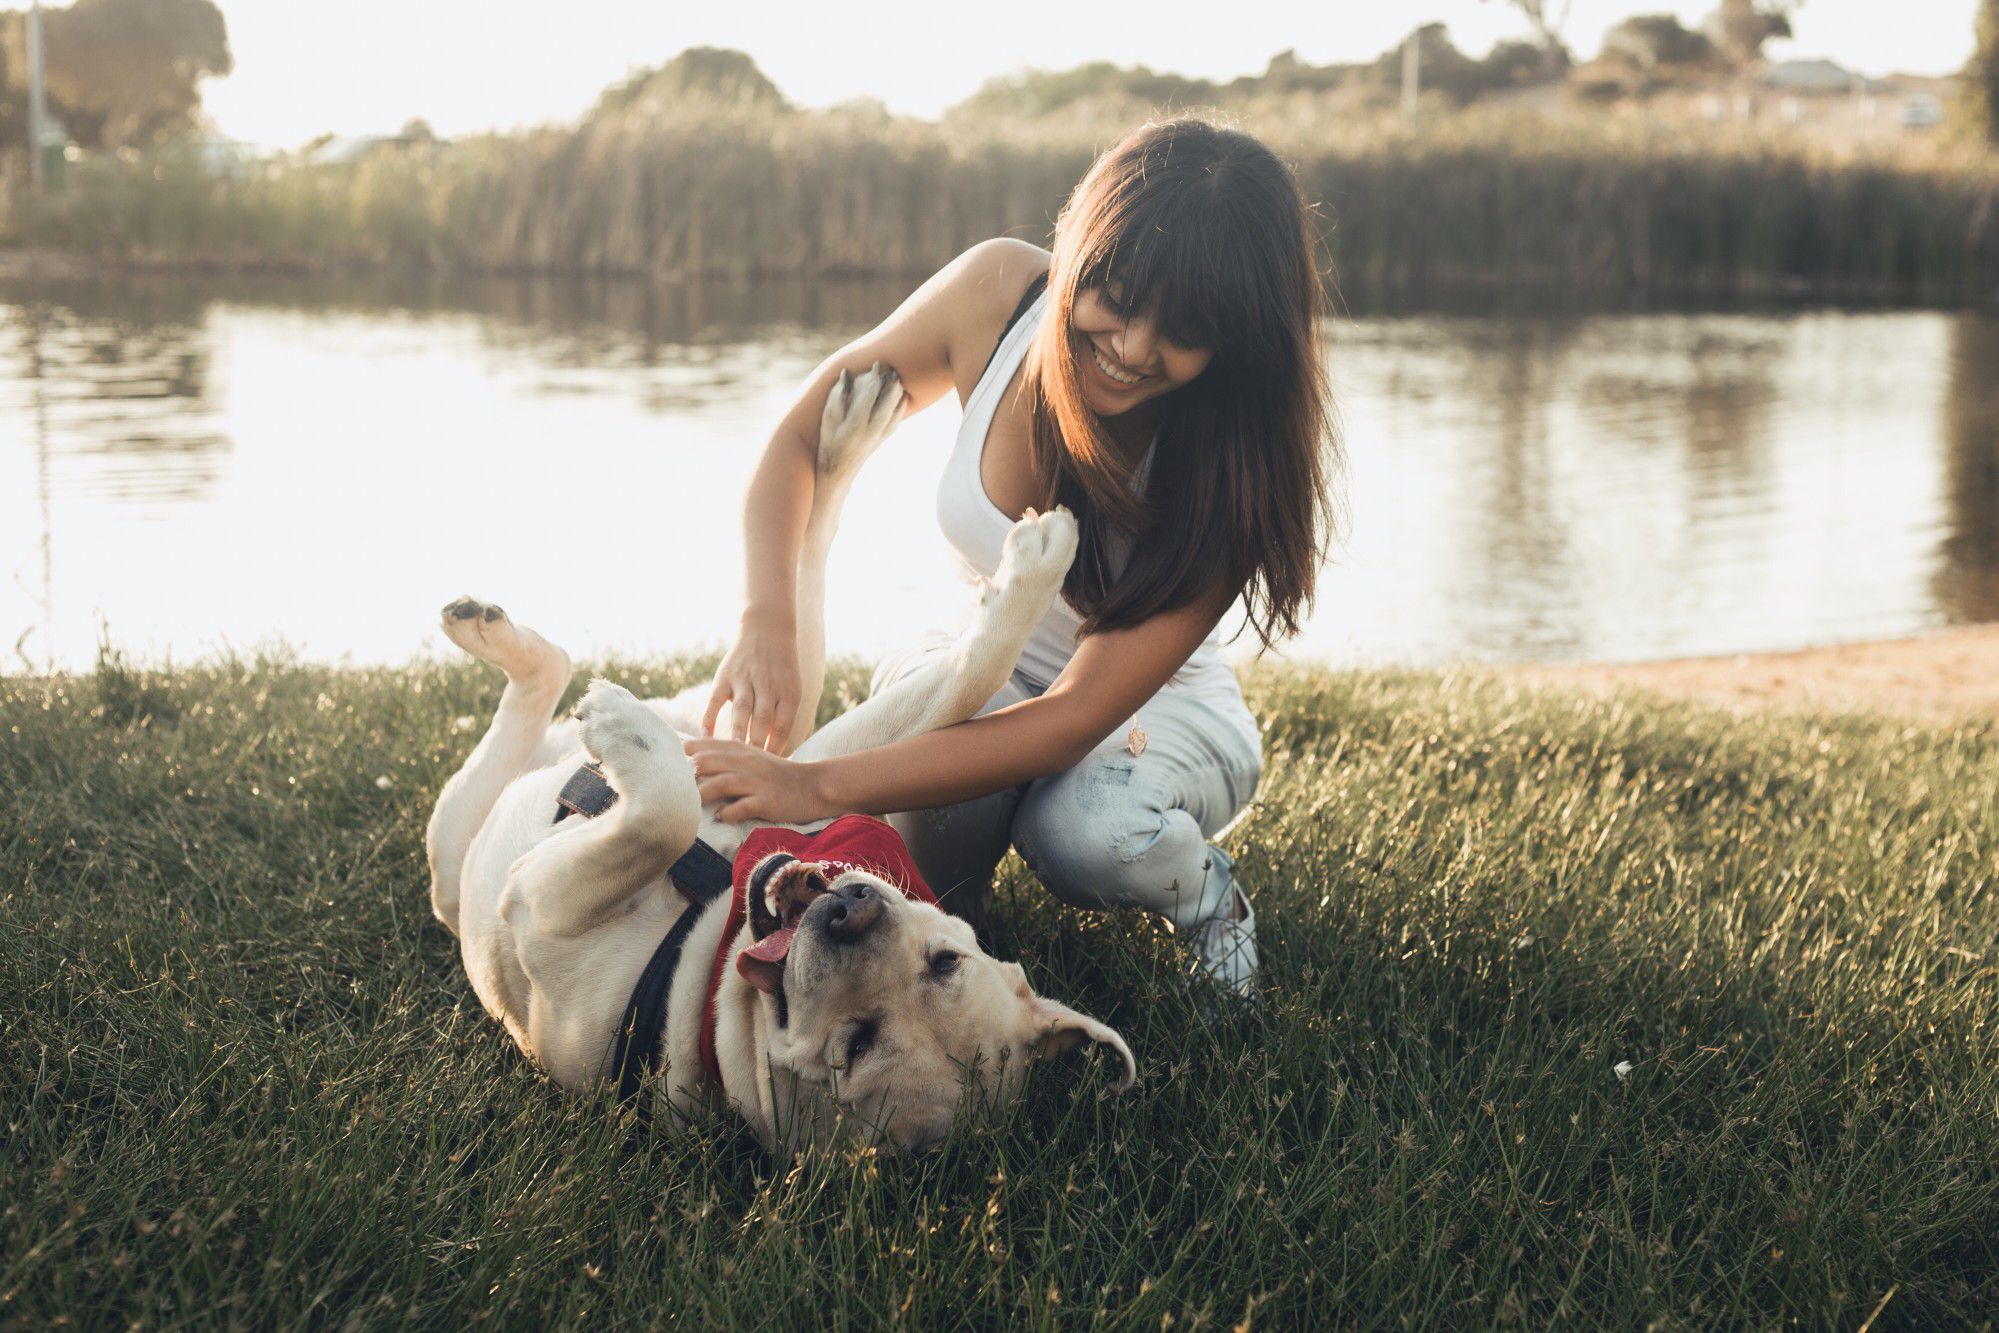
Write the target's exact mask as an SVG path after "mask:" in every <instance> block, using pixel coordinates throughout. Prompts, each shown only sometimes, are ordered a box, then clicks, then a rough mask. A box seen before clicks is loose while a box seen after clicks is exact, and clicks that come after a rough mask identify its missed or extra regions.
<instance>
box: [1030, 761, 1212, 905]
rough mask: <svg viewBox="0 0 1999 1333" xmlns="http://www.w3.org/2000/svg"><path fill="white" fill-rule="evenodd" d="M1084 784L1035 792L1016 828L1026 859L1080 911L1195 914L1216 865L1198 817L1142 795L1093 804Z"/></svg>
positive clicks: (1047, 786) (1058, 785) (1056, 892)
mask: <svg viewBox="0 0 1999 1333" xmlns="http://www.w3.org/2000/svg"><path fill="white" fill-rule="evenodd" d="M1078 785H1079V784H1073V783H1069V782H1057V783H1049V784H1037V786H1036V787H1035V788H1034V789H1032V790H1030V791H1029V793H1028V795H1027V797H1026V799H1025V800H1023V801H1022V802H1021V807H1020V811H1019V813H1018V814H1016V815H1015V817H1014V825H1013V835H1014V846H1015V847H1017V848H1018V849H1019V851H1020V855H1021V859H1022V860H1024V861H1026V862H1027V864H1028V867H1029V868H1030V869H1031V870H1033V871H1034V873H1035V875H1036V876H1037V877H1038V878H1039V879H1040V880H1041V882H1042V883H1043V884H1044V885H1046V886H1047V888H1048V890H1049V892H1051V893H1053V894H1054V895H1055V896H1056V897H1058V898H1060V899H1062V900H1063V901H1064V902H1066V903H1069V904H1070V905H1072V906H1075V907H1092V908H1102V907H1122V906H1134V907H1143V908H1146V909H1148V910H1150V911H1155V912H1160V913H1162V914H1164V915H1167V916H1172V917H1180V916H1184V915H1187V914H1188V911H1189V910H1191V907H1190V905H1191V903H1192V902H1193V900H1195V899H1197V898H1198V897H1199V895H1200V894H1201V893H1202V892H1203V889H1204V887H1205V874H1206V869H1207V862H1208V846H1207V842H1206V840H1205V839H1203V838H1202V836H1201V829H1200V826H1199V825H1198V824H1197V823H1196V822H1195V820H1194V817H1193V816H1192V815H1190V814H1188V813H1187V812H1186V811H1184V810H1180V809H1175V808H1172V807H1169V806H1166V805H1165V804H1163V803H1162V802H1159V801H1157V800H1152V799H1149V798H1146V797H1144V796H1142V795H1141V794H1139V793H1137V792H1130V793H1129V799H1126V800H1122V801H1108V802H1107V801H1103V800H1100V799H1090V798H1088V797H1087V796H1085V794H1084V793H1083V792H1082V791H1079V790H1078V789H1077V787H1078ZM1098 795H1101V793H1098ZM1183 899H1184V900H1186V904H1183V902H1182V900H1183Z"/></svg>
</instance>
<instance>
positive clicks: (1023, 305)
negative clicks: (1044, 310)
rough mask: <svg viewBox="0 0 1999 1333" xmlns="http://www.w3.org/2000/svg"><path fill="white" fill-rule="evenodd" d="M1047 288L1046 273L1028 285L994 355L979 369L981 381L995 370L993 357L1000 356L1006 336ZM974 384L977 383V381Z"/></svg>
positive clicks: (1037, 275)
mask: <svg viewBox="0 0 1999 1333" xmlns="http://www.w3.org/2000/svg"><path fill="white" fill-rule="evenodd" d="M1047 286H1048V275H1047V274H1046V273H1038V274H1036V275H1035V277H1034V281H1033V282H1030V283H1028V284H1027V291H1026V293H1025V294H1023V295H1022V296H1021V298H1020V304H1019V305H1017V306H1015V307H1014V308H1013V313H1012V314H1011V315H1008V316H1007V317H1006V327H1005V328H1003V329H1001V330H1000V336H999V340H998V341H997V342H995V343H994V344H993V350H992V355H991V356H988V357H987V358H986V364H985V365H984V366H982V367H981V368H980V369H979V379H984V378H985V377H986V371H988V370H991V369H992V368H993V357H996V356H998V355H999V349H1000V344H1001V343H1004V342H1005V341H1006V335H1007V334H1009V333H1012V332H1013V326H1014V325H1016V324H1018V323H1020V321H1021V320H1022V319H1023V318H1024V317H1025V316H1026V315H1027V312H1028V310H1029V308H1031V307H1032V306H1033V305H1034V303H1035V301H1036V300H1037V299H1039V298H1040V296H1041V293H1042V292H1043V291H1044V290H1045V289H1046V288H1047ZM973 382H974V383H977V381H976V380H975V381H973Z"/></svg>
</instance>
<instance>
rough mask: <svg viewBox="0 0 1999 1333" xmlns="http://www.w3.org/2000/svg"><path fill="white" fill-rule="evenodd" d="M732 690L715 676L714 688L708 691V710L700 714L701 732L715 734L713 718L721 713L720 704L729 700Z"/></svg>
mask: <svg viewBox="0 0 1999 1333" xmlns="http://www.w3.org/2000/svg"><path fill="white" fill-rule="evenodd" d="M731 693H732V691H731V690H730V688H729V684H728V682H727V681H725V680H724V679H723V678H722V677H720V676H717V677H715V688H714V689H712V690H710V691H709V692H708V711H707V712H705V713H703V714H702V715H701V734H702V735H704V736H713V735H714V734H715V719H716V718H718V717H720V716H721V715H722V705H723V704H725V703H727V702H729V697H730V695H731Z"/></svg>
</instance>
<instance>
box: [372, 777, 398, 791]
mask: <svg viewBox="0 0 1999 1333" xmlns="http://www.w3.org/2000/svg"><path fill="white" fill-rule="evenodd" d="M375 785H376V786H377V787H380V788H381V789H382V790H383V791H387V790H388V789H389V788H391V787H393V786H395V785H396V780H395V779H394V778H392V777H390V776H389V775H388V774H387V773H384V774H382V776H380V777H379V778H376V779H375Z"/></svg>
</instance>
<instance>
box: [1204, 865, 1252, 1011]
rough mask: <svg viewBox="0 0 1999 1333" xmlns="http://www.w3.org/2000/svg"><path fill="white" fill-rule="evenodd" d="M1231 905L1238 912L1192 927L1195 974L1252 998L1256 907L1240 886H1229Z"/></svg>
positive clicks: (1211, 918) (1230, 992)
mask: <svg viewBox="0 0 1999 1333" xmlns="http://www.w3.org/2000/svg"><path fill="white" fill-rule="evenodd" d="M1229 897H1230V899H1231V905H1232V906H1233V907H1235V908H1236V909H1238V910H1240V912H1241V913H1242V915H1240V916H1236V915H1234V914H1229V915H1224V916H1215V917H1209V918H1208V919H1207V920H1206V921H1203V922H1201V924H1199V925H1198V926H1195V927H1194V965H1193V967H1192V969H1190V970H1191V971H1192V973H1193V975H1195V976H1196V977H1201V976H1205V977H1207V978H1208V979H1209V980H1210V981H1212V982H1214V983H1215V984H1216V985H1217V986H1220V987H1221V988H1222V989H1223V990H1225V991H1227V992H1228V993H1229V994H1231V995H1234V996H1236V997H1238V998H1239V999H1244V1000H1248V999H1251V998H1253V997H1254V991H1255V987H1256V909H1255V908H1253V907H1251V906H1250V905H1249V899H1248V897H1246V896H1245V895H1244V894H1243V891H1242V890H1241V889H1232V890H1231V891H1230V894H1229Z"/></svg>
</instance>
